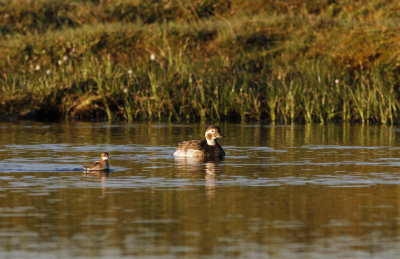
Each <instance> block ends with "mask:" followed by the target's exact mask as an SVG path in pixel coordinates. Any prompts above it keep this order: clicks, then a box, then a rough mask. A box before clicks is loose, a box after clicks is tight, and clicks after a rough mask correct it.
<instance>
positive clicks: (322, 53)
mask: <svg viewBox="0 0 400 259" xmlns="http://www.w3.org/2000/svg"><path fill="white" fill-rule="evenodd" d="M20 2H21V1H10V5H3V6H2V7H1V8H3V9H4V10H9V11H10V13H9V16H1V15H0V30H1V32H2V34H3V35H4V37H3V38H4V40H3V41H2V42H1V43H0V44H1V48H0V69H1V70H0V71H1V72H0V95H1V100H0V112H1V114H2V117H4V116H5V117H7V116H14V115H16V114H19V113H20V112H21V111H23V110H25V109H33V110H35V111H38V112H39V113H41V114H43V117H45V118H46V116H50V115H49V114H51V116H56V117H58V118H59V119H62V118H64V119H67V120H70V119H79V120H109V121H113V120H126V121H129V122H131V121H134V120H164V121H191V120H203V121H219V120H241V121H246V120H265V121H270V122H283V123H292V122H296V121H297V122H307V123H312V122H317V123H327V122H332V121H359V122H362V123H383V124H387V123H390V124H394V123H397V122H398V121H399V115H400V114H399V101H398V100H399V98H398V97H399V96H398V94H399V90H398V84H399V74H398V71H399V67H400V65H399V64H400V62H399V60H398V56H399V54H400V53H399V52H400V48H398V47H399V46H398V45H399V43H398V42H400V35H398V34H397V33H395V32H396V28H397V27H396V26H397V25H396V22H394V20H393V19H394V18H393V15H392V14H393V13H394V12H395V11H396V10H397V9H396V8H398V7H396V5H394V4H393V3H390V2H389V3H384V4H379V5H378V4H377V3H378V1H376V2H375V1H373V2H369V4H368V5H363V4H362V3H363V1H360V2H353V3H347V2H346V3H342V4H340V5H339V4H330V3H329V1H327V2H324V1H322V2H320V4H319V5H317V6H315V5H311V4H308V2H305V4H304V5H299V3H298V2H291V1H282V2H281V1H275V2H274V1H250V2H248V1H239V0H237V1H232V2H231V5H228V6H227V5H224V4H222V2H224V1H221V2H219V1H216V2H215V4H211V2H212V1H196V2H195V3H194V4H187V3H185V2H184V1H183V2H179V1H176V2H174V3H173V4H171V5H166V4H165V3H164V2H159V3H158V2H154V3H147V2H145V1H118V2H112V1H100V2H101V3H99V2H98V1H72V0H70V1H65V2H62V1H37V2H36V1H32V2H30V4H28V3H27V2H25V4H23V5H20V4H19V3H20ZM22 2H23V1H22ZM310 3H311V2H310ZM355 7H357V8H361V9H362V10H363V11H359V10H358V9H354V8H355ZM13 8H14V9H13ZM160 8H161V9H160ZM11 9H12V10H11ZM26 10H30V11H31V12H34V13H36V18H35V19H36V20H35V21H34V22H35V23H36V25H37V26H33V25H32V19H28V18H29V17H28V18H27V13H26V12H25V11H26ZM45 10H47V11H48V12H45ZM49 10H51V11H52V12H53V13H51V12H50V11H49ZM124 10H125V11H124ZM135 12H136V13H137V14H138V15H136V16H134V15H133V13H135ZM101 17H102V18H101ZM100 18H101V19H100ZM10 19H11V20H12V21H13V22H12V23H9V21H10ZM53 119H54V118H53Z"/></svg>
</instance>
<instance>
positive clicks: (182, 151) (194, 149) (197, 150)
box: [174, 125, 225, 159]
mask: <svg viewBox="0 0 400 259" xmlns="http://www.w3.org/2000/svg"><path fill="white" fill-rule="evenodd" d="M204 136H205V138H206V139H204V140H187V141H183V142H181V143H179V145H178V149H177V150H176V151H175V153H174V156H175V157H193V158H219V159H222V158H223V157H224V156H225V152H224V149H223V148H222V146H221V145H220V144H219V139H220V138H223V137H224V135H222V133H221V130H220V129H219V127H218V126H217V125H211V126H209V127H208V128H207V129H206V132H205V133H204Z"/></svg>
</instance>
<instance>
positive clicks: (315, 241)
mask: <svg viewBox="0 0 400 259" xmlns="http://www.w3.org/2000/svg"><path fill="white" fill-rule="evenodd" d="M220 126H221V130H222V132H223V133H224V134H225V136H226V137H225V138H224V139H222V141H221V143H222V145H223V147H224V149H225V151H226V153H227V156H226V158H225V159H224V160H223V161H220V162H208V163H203V162H199V161H187V160H182V159H180V160H176V159H174V157H173V156H172V153H173V152H174V150H175V147H176V145H177V143H178V142H179V141H182V140H185V139H193V138H200V137H201V136H202V135H203V131H204V129H205V127H206V126H205V125H199V124H195V125H173V124H131V125H128V124H116V125H107V124H89V123H71V124H42V123H0V198H1V200H0V255H1V258H15V257H17V258H20V257H23V258H38V257H39V258H54V257H59V258H70V257H85V258H89V257H96V258H108V257H114V258H125V257H129V258H132V257H138V258H146V257H147V258H173V257H189V258H191V257H196V258H198V257H200V258H203V257H204V258H210V257H234V258H322V257H323V258H346V257H347V258H384V257H385V258H390V257H392V258H398V257H399V255H400V234H399V233H400V212H399V211H400V209H399V204H400V172H399V169H400V154H399V151H400V150H399V147H400V143H399V141H400V128H397V127H384V126H364V127H363V126H359V125H347V124H343V125H326V126H320V125H308V126H303V125H295V126H268V125H253V124H247V125H241V124H222V125H220ZM103 151H107V152H109V154H110V157H111V159H112V160H111V168H112V170H111V172H109V173H108V174H106V173H97V174H84V173H83V172H82V171H81V165H86V164H88V163H90V162H92V161H94V160H97V159H99V156H100V153H101V152H103Z"/></svg>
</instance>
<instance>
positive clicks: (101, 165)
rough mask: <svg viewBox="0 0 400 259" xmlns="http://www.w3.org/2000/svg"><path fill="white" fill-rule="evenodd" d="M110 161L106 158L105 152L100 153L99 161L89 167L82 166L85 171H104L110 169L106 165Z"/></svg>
mask: <svg viewBox="0 0 400 259" xmlns="http://www.w3.org/2000/svg"><path fill="white" fill-rule="evenodd" d="M109 159H111V158H109V157H108V153H107V152H103V153H101V156H100V161H96V162H94V163H93V164H91V165H89V166H83V169H84V170H85V171H106V170H109V169H110V167H109V165H108V160H109Z"/></svg>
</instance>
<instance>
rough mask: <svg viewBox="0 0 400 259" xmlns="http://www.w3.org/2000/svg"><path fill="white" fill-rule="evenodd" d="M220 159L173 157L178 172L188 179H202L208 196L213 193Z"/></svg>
mask: <svg viewBox="0 0 400 259" xmlns="http://www.w3.org/2000/svg"><path fill="white" fill-rule="evenodd" d="M220 161H222V159H204V158H193V157H191V158H189V157H175V164H176V168H177V169H178V174H179V175H180V176H181V177H186V178H189V179H190V178H195V179H204V180H205V189H206V194H207V195H208V196H214V194H215V177H216V176H217V175H218V173H219V172H220V166H219V162H220Z"/></svg>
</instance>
